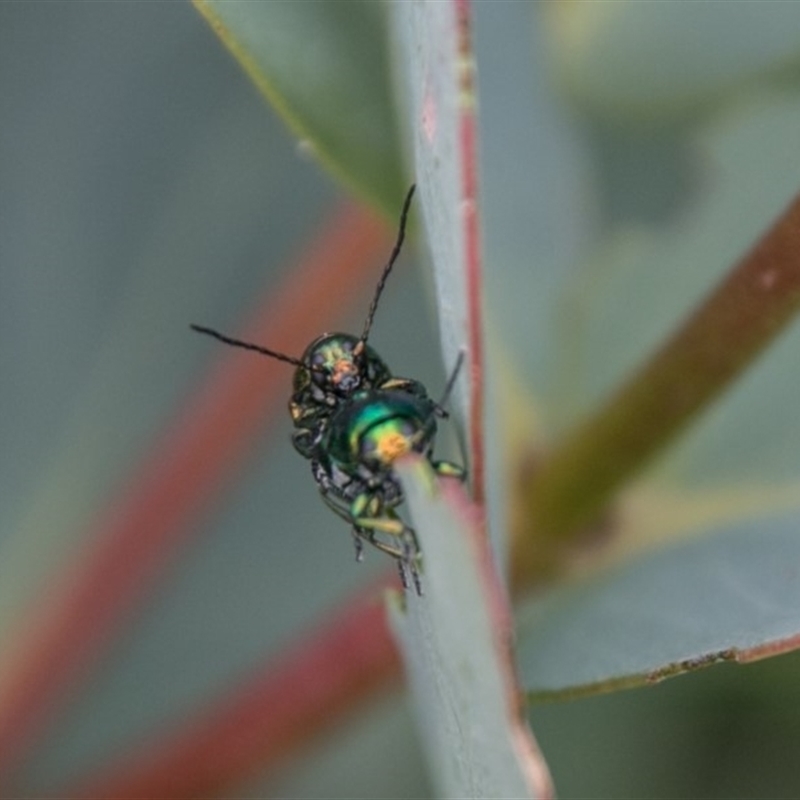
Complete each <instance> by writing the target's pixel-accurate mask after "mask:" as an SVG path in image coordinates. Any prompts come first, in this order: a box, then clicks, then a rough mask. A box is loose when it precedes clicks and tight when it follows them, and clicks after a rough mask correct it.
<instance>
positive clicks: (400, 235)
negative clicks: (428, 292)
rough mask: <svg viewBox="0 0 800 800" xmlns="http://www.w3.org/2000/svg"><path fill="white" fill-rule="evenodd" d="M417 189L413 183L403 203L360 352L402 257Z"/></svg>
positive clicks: (359, 346)
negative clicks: (395, 234) (391, 276)
mask: <svg viewBox="0 0 800 800" xmlns="http://www.w3.org/2000/svg"><path fill="white" fill-rule="evenodd" d="M416 188H417V185H416V184H415V183H412V184H411V188H410V189H409V190H408V194H407V195H406V199H405V201H404V202H403V210H402V211H401V212H400V228H399V230H398V231H397V241H396V242H395V243H394V250H392V254H391V256H389V263H388V264H387V265H386V266H385V267H384V268H383V272H382V273H381V279H380V280H379V281H378V286H377V288H376V289H375V294H374V295H373V297H372V302H371V303H370V306H369V311H368V312H367V319H366V321H365V322H364V332H363V333H362V334H361V338H360V339H359V340H358V344H357V345H356V347H357V348H358V350H359V352H361V351H362V350H363V349H364V345H365V344H366V343H367V337H368V336H369V331H370V328H372V320H373V318H374V317H375V312H376V311H377V310H378V301H379V300H380V297H381V293H382V292H383V287H384V286H385V285H386V279H387V278H388V277H389V273H390V272H391V271H392V267H393V266H394V262H395V261H397V257H398V256H399V255H400V248H401V247H402V246H403V240H404V239H405V238H406V222H407V220H408V210H409V208H410V207H411V198H412V197H413V196H414V190H415V189H416Z"/></svg>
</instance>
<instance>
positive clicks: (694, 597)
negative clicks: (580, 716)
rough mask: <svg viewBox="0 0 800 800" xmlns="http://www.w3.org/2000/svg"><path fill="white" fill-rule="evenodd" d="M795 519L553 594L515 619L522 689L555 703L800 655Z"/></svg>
mask: <svg viewBox="0 0 800 800" xmlns="http://www.w3.org/2000/svg"><path fill="white" fill-rule="evenodd" d="M798 532H800V512H798V511H796V510H795V511H792V512H791V513H784V514H782V515H775V516H771V517H763V518H758V519H750V520H747V521H742V522H738V523H736V524H733V525H729V526H726V527H723V528H719V529H718V530H716V531H714V532H712V533H709V534H708V535H704V536H703V537H702V538H700V539H695V540H691V541H688V542H684V543H682V544H680V545H675V546H672V547H670V548H668V549H664V550H661V551H658V552H655V553H650V554H648V555H646V556H643V557H640V558H638V559H636V560H635V561H632V562H630V563H628V564H624V565H622V566H618V567H616V568H614V569H612V570H609V571H608V572H606V573H604V574H602V575H598V576H595V577H593V578H591V579H589V580H585V581H581V582H577V583H574V584H572V585H564V586H561V587H559V588H557V589H555V590H553V591H551V592H549V593H547V594H546V595H544V596H543V597H541V598H540V599H538V600H535V601H533V602H530V603H529V604H528V605H527V606H525V607H524V608H523V610H522V611H521V612H520V615H519V619H518V622H519V625H518V634H519V643H518V650H517V657H518V661H519V666H520V670H521V673H522V681H523V684H524V686H525V688H526V690H527V691H528V692H529V693H530V694H531V695H532V696H533V697H534V698H536V699H556V698H558V697H569V696H576V695H580V694H586V693H592V692H599V691H608V690H612V689H617V688H624V687H626V686H635V685H639V684H644V683H648V682H653V681H656V680H660V679H662V678H665V677H669V676H671V675H675V674H679V673H681V672H686V671H689V670H693V669H698V668H700V667H703V666H707V665H709V664H713V663H716V662H719V661H732V660H736V661H748V660H754V659H756V658H759V657H763V656H767V655H775V654H777V653H780V652H786V651H788V650H792V649H795V648H797V647H798V646H799V645H800V568H799V567H798V564H800V536H798Z"/></svg>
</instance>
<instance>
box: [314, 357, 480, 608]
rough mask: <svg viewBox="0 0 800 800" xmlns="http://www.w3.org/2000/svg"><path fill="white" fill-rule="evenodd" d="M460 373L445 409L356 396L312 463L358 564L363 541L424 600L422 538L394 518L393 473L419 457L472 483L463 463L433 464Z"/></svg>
mask: <svg viewBox="0 0 800 800" xmlns="http://www.w3.org/2000/svg"><path fill="white" fill-rule="evenodd" d="M460 366H461V358H459V361H458V364H457V365H456V368H455V370H454V371H453V375H452V376H451V378H450V380H449V381H448V387H447V389H446V390H445V394H444V397H443V399H442V402H441V403H435V402H434V401H433V400H431V399H430V397H428V396H427V395H418V394H412V393H410V392H408V391H403V390H397V389H388V390H387V389H367V390H362V391H359V392H356V393H355V394H354V395H352V396H351V397H350V399H349V400H348V401H347V402H346V403H343V404H342V405H341V406H340V407H339V408H338V410H337V411H336V413H335V414H334V415H333V416H332V417H331V419H330V422H329V424H328V425H327V426H326V429H325V433H324V436H323V441H322V447H321V448H320V452H321V454H322V455H321V457H320V458H319V459H316V460H314V461H313V462H312V470H313V472H314V479H315V480H316V482H317V485H318V486H319V490H320V492H321V494H322V498H323V500H324V501H325V502H326V503H327V505H328V507H329V508H331V509H332V510H333V511H334V512H335V513H336V514H338V515H339V516H340V517H342V518H343V519H344V520H346V521H347V522H349V523H350V525H351V526H352V532H353V539H354V542H355V545H356V559H357V560H359V561H360V560H361V558H362V556H363V542H365V541H366V542H368V543H369V544H371V545H373V546H374V547H376V548H378V549H379V550H381V551H383V552H384V553H387V554H388V555H390V556H392V557H393V558H395V559H397V562H398V568H399V571H400V577H401V579H402V581H403V585H404V586H406V587H408V574H410V575H411V578H412V580H413V582H414V587H415V589H416V591H417V594H420V595H421V594H422V586H421V582H420V576H419V547H418V544H417V537H416V533H415V532H414V530H413V529H412V528H410V527H409V526H408V525H406V524H405V523H404V522H403V521H402V520H401V519H400V517H399V516H398V515H397V512H396V511H395V508H396V507H397V506H398V505H399V504H400V503H401V502H402V501H403V490H402V487H401V485H400V483H399V481H398V480H397V478H396V477H395V475H394V473H393V467H394V463H395V461H397V459H398V458H401V457H402V456H404V455H407V454H409V453H420V454H422V455H424V456H425V457H426V458H427V459H428V460H429V462H430V464H431V465H432V466H433V468H434V470H435V471H436V472H437V473H438V474H439V475H442V476H447V477H454V478H458V479H461V480H463V479H464V478H465V477H466V473H465V471H464V469H463V468H462V467H460V466H458V465H457V464H454V463H452V462H450V461H435V460H434V459H433V446H434V440H435V438H436V418H437V417H439V418H442V417H446V416H447V412H446V411H445V410H444V408H443V405H444V403H445V402H446V400H447V395H448V394H449V393H450V390H451V389H452V386H453V384H454V382H455V379H456V377H457V374H458V370H459V368H460Z"/></svg>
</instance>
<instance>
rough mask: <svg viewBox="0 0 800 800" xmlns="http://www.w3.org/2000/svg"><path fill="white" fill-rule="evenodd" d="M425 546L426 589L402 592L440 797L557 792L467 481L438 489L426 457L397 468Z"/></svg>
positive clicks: (399, 630)
mask: <svg viewBox="0 0 800 800" xmlns="http://www.w3.org/2000/svg"><path fill="white" fill-rule="evenodd" d="M398 472H399V473H400V475H401V478H402V479H403V486H404V488H405V490H406V493H407V499H408V504H409V507H410V509H411V515H412V517H413V519H414V523H415V528H416V530H417V534H418V537H419V540H420V545H421V548H422V551H423V553H424V562H423V574H422V582H423V590H424V593H425V594H424V596H423V597H417V596H416V595H415V594H414V593H413V592H406V599H405V604H403V603H402V602H401V598H399V597H395V598H394V602H393V603H392V604H391V605H390V612H391V621H392V625H393V628H394V630H395V634H396V636H397V638H398V640H399V644H400V647H401V649H402V653H403V659H404V661H405V664H406V671H407V674H408V679H409V681H410V684H411V687H412V690H413V698H414V703H415V707H416V712H417V718H418V721H419V723H420V731H421V735H422V737H423V739H424V742H425V750H426V753H427V754H428V757H429V761H430V763H431V765H432V767H433V772H434V775H433V777H434V780H435V782H436V785H437V788H438V796H440V797H471V798H497V797H504V798H505V797H507V798H528V797H530V798H538V797H551V796H552V787H551V786H550V779H549V775H548V772H547V768H546V766H545V764H544V761H543V760H542V758H541V755H540V754H539V752H538V749H537V747H536V744H535V742H534V740H533V737H532V736H531V734H530V731H529V730H528V729H527V726H526V724H525V723H524V721H523V719H522V717H521V716H520V710H521V709H520V706H519V704H518V702H517V695H516V677H515V675H514V670H513V667H512V662H511V655H510V640H511V627H510V616H509V609H508V606H507V604H506V598H505V595H504V593H503V590H502V589H501V587H500V583H499V582H498V580H497V576H496V574H495V572H494V567H493V565H492V563H491V559H490V556H489V552H488V550H487V549H486V547H485V544H484V545H482V544H481V543H482V537H481V534H480V530H479V528H478V527H477V524H476V521H477V519H478V518H479V517H478V514H477V513H476V512H477V509H476V508H474V507H471V506H470V504H469V500H468V499H467V497H466V495H465V494H464V492H463V490H462V489H461V487H460V486H459V485H458V484H457V483H455V482H453V481H449V482H448V484H447V485H446V486H442V487H441V491H440V490H438V489H437V485H436V483H435V477H434V475H433V472H432V470H431V469H430V467H429V465H428V464H427V462H425V461H423V460H418V461H417V462H415V463H413V464H407V465H403V466H402V467H400V468H399V469H398Z"/></svg>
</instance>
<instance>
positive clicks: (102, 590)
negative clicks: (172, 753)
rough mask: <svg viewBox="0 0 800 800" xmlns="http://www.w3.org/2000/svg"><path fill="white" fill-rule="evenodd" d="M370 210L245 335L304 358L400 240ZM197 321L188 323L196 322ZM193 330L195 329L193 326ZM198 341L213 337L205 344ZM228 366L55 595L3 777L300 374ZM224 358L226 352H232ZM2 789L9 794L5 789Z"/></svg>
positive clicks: (46, 607)
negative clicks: (305, 350) (312, 342)
mask: <svg viewBox="0 0 800 800" xmlns="http://www.w3.org/2000/svg"><path fill="white" fill-rule="evenodd" d="M390 241H391V240H390V237H389V235H388V231H387V229H386V228H385V227H384V226H383V224H382V223H381V222H380V220H379V219H378V218H377V217H375V216H374V215H373V214H372V213H371V212H369V211H367V210H365V209H363V208H359V207H356V206H353V205H347V206H345V207H343V208H342V209H340V210H339V211H338V212H337V213H336V214H335V215H334V217H333V219H332V220H331V221H330V223H329V224H328V225H327V226H326V227H325V228H324V229H323V230H322V231H321V232H320V234H319V235H318V237H317V238H316V239H315V241H314V243H313V244H312V246H311V248H310V249H309V250H308V251H307V252H306V253H305V254H304V255H303V257H302V258H301V259H300V263H299V264H298V265H297V267H296V268H295V269H293V270H292V271H291V273H290V278H289V279H288V282H287V283H286V285H285V286H284V287H283V288H282V290H281V291H279V292H277V293H275V292H270V296H269V297H268V298H267V300H266V301H265V302H264V304H263V305H262V307H261V308H260V309H259V310H258V311H257V313H256V314H255V318H254V322H253V324H251V325H250V326H248V328H247V330H246V333H245V338H249V339H251V340H254V341H261V342H265V343H269V344H270V346H274V347H276V348H284V349H285V350H287V351H288V352H293V353H300V352H302V350H303V348H304V347H305V345H306V344H307V343H308V341H309V340H310V339H312V338H313V337H314V336H315V335H317V334H318V333H319V332H320V330H323V329H325V328H326V327H328V326H329V325H330V324H331V323H332V322H333V321H334V319H335V317H336V316H337V314H338V313H339V312H340V310H341V309H342V308H343V307H344V306H345V305H346V304H347V302H348V300H349V299H350V298H351V297H352V296H353V295H354V294H355V293H356V292H357V291H358V289H359V288H360V287H361V286H362V285H363V284H364V283H365V281H366V279H367V276H368V275H371V274H374V272H375V270H376V265H380V264H381V263H382V259H383V256H384V255H385V253H386V250H387V249H388V247H390ZM187 322H188V321H187ZM185 333H186V335H187V336H190V335H192V334H191V333H190V332H189V330H188V325H187V328H186V331H185ZM197 345H198V347H199V346H202V345H203V342H202V341H201V340H200V339H199V337H198V340H197ZM218 352H219V353H220V361H219V363H218V364H217V365H216V366H215V368H214V369H212V370H211V372H210V373H209V376H208V379H207V380H206V382H205V385H204V386H203V387H202V388H201V389H200V390H199V391H197V392H195V393H194V394H193V395H192V397H191V398H190V400H189V403H188V407H187V408H185V409H183V410H182V411H181V412H180V413H179V414H178V415H177V417H176V419H175V420H174V421H173V424H172V425H171V427H170V428H169V430H168V431H167V432H166V433H165V434H164V435H162V436H160V437H158V438H157V440H156V441H157V444H155V446H154V448H153V451H152V453H151V455H150V456H149V457H148V458H146V459H145V460H144V463H143V464H141V466H140V467H139V469H138V470H137V471H136V473H135V474H134V475H133V476H132V477H131V480H130V482H129V484H128V488H127V491H125V492H124V494H123V496H122V497H120V498H118V499H117V500H116V501H115V502H114V503H113V504H112V505H111V506H110V508H109V509H108V510H107V512H106V513H105V514H102V515H101V516H100V518H99V519H98V520H97V523H96V525H95V527H96V533H94V534H92V535H91V536H89V538H88V539H87V541H95V542H98V544H97V545H96V546H95V547H94V548H93V549H92V550H91V551H90V552H89V553H88V556H87V557H86V559H85V561H83V562H82V563H80V564H79V565H78V567H77V568H76V569H75V570H73V571H71V572H70V574H69V575H67V576H64V578H63V580H61V582H60V583H59V584H58V585H57V586H56V587H53V588H52V590H51V591H50V592H49V594H48V596H47V598H46V600H45V601H43V603H44V604H43V606H40V607H39V608H37V609H36V610H35V619H33V620H31V621H30V623H29V624H27V625H26V626H25V636H24V640H23V641H22V642H21V644H20V643H18V642H15V643H14V648H13V649H14V650H15V651H16V652H15V655H14V657H13V660H12V661H11V663H9V664H7V665H5V668H4V672H3V676H2V683H0V784H3V786H2V788H3V789H5V788H6V787H5V784H7V783H8V782H9V773H10V772H11V771H12V769H13V768H15V767H16V766H17V765H18V764H19V763H20V761H21V760H22V759H23V758H24V757H25V755H26V754H27V751H28V750H29V749H30V747H31V745H32V744H33V741H34V740H35V738H36V736H37V735H39V734H41V733H42V730H43V728H45V727H46V724H47V723H48V721H49V720H50V718H51V717H53V716H54V714H55V712H56V710H57V707H58V705H59V703H60V702H61V701H62V700H63V699H64V696H65V695H66V694H67V692H68V689H70V688H71V687H72V685H73V684H74V683H75V682H76V681H78V680H79V679H80V678H85V677H86V672H87V671H88V668H89V667H90V665H91V663H92V661H93V660H94V659H95V658H96V657H97V655H98V654H99V653H100V652H101V651H102V649H103V648H104V647H105V646H106V645H107V644H108V642H109V640H110V639H111V637H112V635H113V634H114V633H115V632H116V630H117V629H118V628H119V627H120V626H121V625H122V624H123V622H124V620H125V618H126V617H127V615H128V614H130V613H131V611H132V610H133V609H134V608H135V606H136V605H137V604H138V603H139V602H141V601H142V600H144V599H145V598H146V597H147V595H148V590H149V588H150V586H151V584H152V583H153V582H154V581H155V580H156V579H157V578H158V577H159V576H160V574H161V572H162V570H163V568H164V567H165V565H166V563H167V562H168V561H169V560H170V559H172V558H174V557H175V556H176V555H177V554H178V552H179V549H180V547H181V546H183V545H184V544H185V543H186V542H187V540H188V539H189V538H190V537H191V535H192V533H193V531H194V529H195V525H196V523H197V522H198V521H199V519H200V518H201V517H202V515H203V514H204V513H206V512H207V510H208V508H209V506H210V505H211V504H212V502H213V501H214V499H216V498H217V497H218V496H219V495H220V493H221V491H222V490H223V489H224V488H225V486H226V484H227V483H228V481H229V480H230V478H231V475H232V473H233V471H234V470H235V469H236V468H237V467H238V466H239V465H241V464H242V463H243V462H244V460H245V458H246V456H247V455H248V454H249V451H250V449H251V447H252V445H253V443H254V440H255V437H254V435H253V433H254V431H255V430H258V429H260V428H262V426H264V424H265V423H266V421H267V419H268V418H269V417H271V416H272V412H273V411H274V410H275V409H276V408H277V407H278V406H281V405H283V403H284V401H285V397H286V394H287V392H288V390H289V385H290V379H291V375H290V374H287V367H286V365H285V364H281V363H278V362H275V361H271V360H269V359H256V358H253V357H252V356H251V355H250V354H247V353H241V352H237V351H235V350H231V349H224V350H223V349H220V350H219V351H218ZM223 354H224V355H223ZM0 794H3V792H2V791H0Z"/></svg>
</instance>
